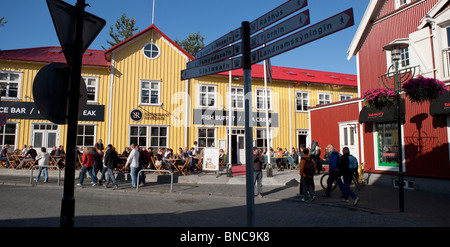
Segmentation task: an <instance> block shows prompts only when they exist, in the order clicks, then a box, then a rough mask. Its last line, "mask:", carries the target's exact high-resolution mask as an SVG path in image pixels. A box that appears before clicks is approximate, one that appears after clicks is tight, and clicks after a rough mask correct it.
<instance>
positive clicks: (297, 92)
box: [295, 90, 311, 112]
mask: <svg viewBox="0 0 450 247" xmlns="http://www.w3.org/2000/svg"><path fill="white" fill-rule="evenodd" d="M299 94H300V95H301V99H300V98H299ZM304 94H307V98H306V101H307V105H306V107H309V106H310V105H311V104H310V97H309V92H308V91H299V90H295V112H307V111H308V110H303V109H304V108H305V105H304V100H305V99H304V98H303V96H304ZM299 100H300V103H301V110H298V106H299V104H298V103H299Z"/></svg>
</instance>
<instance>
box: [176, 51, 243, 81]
mask: <svg viewBox="0 0 450 247" xmlns="http://www.w3.org/2000/svg"><path fill="white" fill-rule="evenodd" d="M240 68H242V57H238V58H234V59H227V60H225V61H221V62H217V63H212V64H208V65H203V66H200V67H195V68H192V69H185V70H182V71H181V80H187V79H191V78H196V77H200V76H205V75H211V74H216V73H220V72H224V71H228V70H235V69H240Z"/></svg>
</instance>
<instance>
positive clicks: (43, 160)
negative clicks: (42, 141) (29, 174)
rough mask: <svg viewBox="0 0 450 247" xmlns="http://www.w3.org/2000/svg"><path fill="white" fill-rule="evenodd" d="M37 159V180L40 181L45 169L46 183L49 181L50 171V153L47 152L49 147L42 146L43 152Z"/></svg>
mask: <svg viewBox="0 0 450 247" xmlns="http://www.w3.org/2000/svg"><path fill="white" fill-rule="evenodd" d="M36 161H38V166H39V170H38V174H37V176H36V179H35V181H36V182H39V178H40V177H41V172H42V170H44V183H47V182H48V171H47V167H45V166H48V165H49V164H50V155H49V154H48V153H47V149H46V148H45V147H41V153H40V154H38V155H37V156H36Z"/></svg>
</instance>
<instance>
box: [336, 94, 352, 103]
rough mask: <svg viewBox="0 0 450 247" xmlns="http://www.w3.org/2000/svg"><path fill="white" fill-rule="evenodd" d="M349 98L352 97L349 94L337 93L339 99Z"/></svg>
mask: <svg viewBox="0 0 450 247" xmlns="http://www.w3.org/2000/svg"><path fill="white" fill-rule="evenodd" d="M342 98H344V99H342ZM351 98H352V95H351V94H344V93H342V94H339V101H344V100H349V99H351Z"/></svg>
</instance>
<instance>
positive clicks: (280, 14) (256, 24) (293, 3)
mask: <svg viewBox="0 0 450 247" xmlns="http://www.w3.org/2000/svg"><path fill="white" fill-rule="evenodd" d="M307 5H308V2H307V1H306V0H290V1H287V2H285V3H283V4H282V5H280V6H278V7H276V8H275V9H273V10H271V11H270V12H269V13H267V14H265V15H263V16H261V17H259V18H258V19H256V20H254V21H252V22H251V23H250V34H254V33H256V32H257V31H259V30H261V29H263V28H265V27H267V26H269V25H272V24H273V23H275V22H277V21H279V20H281V19H283V18H285V17H287V16H288V15H290V14H292V13H294V12H295V11H297V10H300V9H302V8H304V7H306V6H307Z"/></svg>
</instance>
